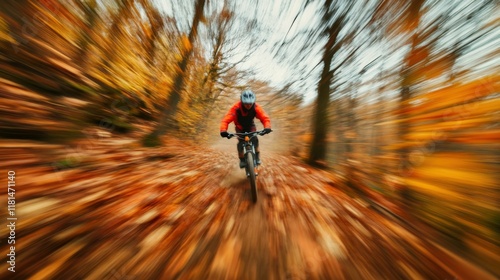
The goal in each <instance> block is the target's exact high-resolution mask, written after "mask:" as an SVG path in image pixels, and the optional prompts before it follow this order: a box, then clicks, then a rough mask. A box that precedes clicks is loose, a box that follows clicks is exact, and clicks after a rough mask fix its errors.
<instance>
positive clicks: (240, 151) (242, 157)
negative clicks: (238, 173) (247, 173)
mask: <svg viewBox="0 0 500 280" xmlns="http://www.w3.org/2000/svg"><path fill="white" fill-rule="evenodd" d="M243 143H244V141H243V140H238V144H236V148H237V149H238V158H239V159H240V168H244V167H245V165H246V163H245V155H244V154H243Z"/></svg>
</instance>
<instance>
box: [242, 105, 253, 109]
mask: <svg viewBox="0 0 500 280" xmlns="http://www.w3.org/2000/svg"><path fill="white" fill-rule="evenodd" d="M252 105H253V104H243V106H245V109H247V110H250V108H252Z"/></svg>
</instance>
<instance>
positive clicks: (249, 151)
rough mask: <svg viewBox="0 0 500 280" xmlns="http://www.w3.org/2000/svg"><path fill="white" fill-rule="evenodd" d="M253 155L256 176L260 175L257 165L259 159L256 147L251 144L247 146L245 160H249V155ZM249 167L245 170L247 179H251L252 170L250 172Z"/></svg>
mask: <svg viewBox="0 0 500 280" xmlns="http://www.w3.org/2000/svg"><path fill="white" fill-rule="evenodd" d="M249 153H251V154H252V160H253V167H254V173H255V176H258V175H259V172H258V171H259V169H258V165H257V159H256V158H255V147H254V146H253V145H251V144H245V159H246V158H247V154H249ZM248 168H249V167H248V165H247V167H246V168H245V172H246V174H247V177H250V170H248Z"/></svg>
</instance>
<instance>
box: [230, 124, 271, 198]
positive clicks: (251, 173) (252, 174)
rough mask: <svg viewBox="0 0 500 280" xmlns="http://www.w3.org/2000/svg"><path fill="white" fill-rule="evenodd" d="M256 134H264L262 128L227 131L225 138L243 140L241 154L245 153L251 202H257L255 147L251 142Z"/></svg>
mask: <svg viewBox="0 0 500 280" xmlns="http://www.w3.org/2000/svg"><path fill="white" fill-rule="evenodd" d="M257 135H261V136H262V135H265V133H264V130H259V131H254V132H243V133H229V136H228V137H227V139H231V138H233V137H234V136H236V137H238V139H240V140H243V141H244V142H243V154H244V155H245V163H246V164H245V173H246V175H247V178H248V180H249V181H250V193H251V196H252V202H253V203H256V202H257V180H256V179H257V175H258V174H259V173H258V166H259V164H258V163H257V159H256V158H255V147H254V145H253V143H252V138H254V137H257Z"/></svg>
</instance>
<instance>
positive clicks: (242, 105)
mask: <svg viewBox="0 0 500 280" xmlns="http://www.w3.org/2000/svg"><path fill="white" fill-rule="evenodd" d="M255 117H257V118H258V119H259V120H260V122H261V123H262V125H263V126H264V130H263V135H264V134H268V133H270V132H271V120H270V119H269V116H268V115H267V114H266V112H264V109H262V107H261V106H260V105H259V104H257V103H255V93H254V92H253V91H252V90H249V89H246V90H244V91H243V92H242V93H241V96H240V101H238V102H236V103H235V104H234V105H233V106H232V107H231V109H229V111H228V112H227V114H226V116H224V118H223V119H222V121H221V123H220V136H221V137H226V138H230V137H229V136H230V135H229V133H228V132H227V128H228V126H229V124H230V123H231V122H234V126H235V127H236V132H237V133H243V132H253V131H256V130H257V129H256V127H255V123H254V118H255ZM252 142H253V145H254V147H255V157H256V161H257V164H261V163H262V162H261V160H260V151H259V140H258V138H257V137H253V138H252ZM243 143H244V141H243V140H241V139H240V140H239V141H238V144H237V149H238V157H239V158H240V168H244V167H245V165H246V163H245V155H244V154H243Z"/></svg>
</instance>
